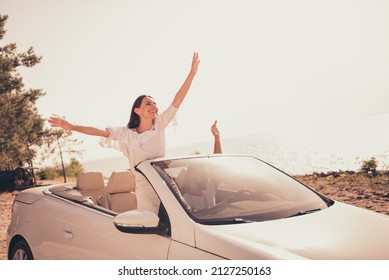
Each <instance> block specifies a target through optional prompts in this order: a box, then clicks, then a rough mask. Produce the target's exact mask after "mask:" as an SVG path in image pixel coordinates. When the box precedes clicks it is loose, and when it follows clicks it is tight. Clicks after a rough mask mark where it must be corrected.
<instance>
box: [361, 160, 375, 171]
mask: <svg viewBox="0 0 389 280" xmlns="http://www.w3.org/2000/svg"><path fill="white" fill-rule="evenodd" d="M377 166H378V162H377V160H376V158H375V157H371V158H370V159H368V160H364V161H362V164H361V172H362V173H364V174H366V175H368V174H373V175H376V174H377Z"/></svg>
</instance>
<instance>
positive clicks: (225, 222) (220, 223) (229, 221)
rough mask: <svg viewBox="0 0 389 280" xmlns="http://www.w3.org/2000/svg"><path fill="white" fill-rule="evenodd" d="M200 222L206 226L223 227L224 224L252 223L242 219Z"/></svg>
mask: <svg viewBox="0 0 389 280" xmlns="http://www.w3.org/2000/svg"><path fill="white" fill-rule="evenodd" d="M201 222H202V223H204V224H207V225H225V224H242V223H252V222H254V221H252V220H245V219H243V218H232V219H225V220H205V221H201Z"/></svg>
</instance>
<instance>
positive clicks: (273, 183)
mask: <svg viewBox="0 0 389 280" xmlns="http://www.w3.org/2000/svg"><path fill="white" fill-rule="evenodd" d="M152 165H153V167H154V168H155V169H156V171H157V172H158V174H159V175H160V176H161V177H162V178H163V179H164V180H165V182H166V183H167V185H168V186H169V188H170V189H171V191H172V192H173V193H174V195H175V196H176V198H177V199H178V201H179V202H180V204H181V205H182V206H183V207H184V209H185V210H186V211H187V212H188V213H189V215H190V216H191V217H192V218H193V219H194V220H196V221H197V222H200V223H204V224H223V223H243V222H254V221H266V220H275V219H281V218H287V217H292V216H297V215H303V214H308V213H312V212H315V211H319V210H321V209H324V208H327V207H328V206H329V205H330V200H329V199H327V198H325V197H324V196H321V195H319V194H318V193H316V192H315V191H313V190H312V189H310V188H308V187H306V186H305V185H303V184H301V183H299V182H298V181H296V180H295V179H293V178H292V177H290V176H288V175H286V174H285V173H283V172H281V171H279V170H278V169H276V168H274V167H272V166H271V165H269V164H267V163H265V162H263V161H261V160H259V159H256V158H254V157H249V156H209V157H193V158H187V159H177V160H165V161H158V162H153V163H152Z"/></svg>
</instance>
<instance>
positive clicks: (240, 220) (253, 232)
mask: <svg viewBox="0 0 389 280" xmlns="http://www.w3.org/2000/svg"><path fill="white" fill-rule="evenodd" d="M136 169H137V172H139V173H141V174H143V175H144V176H145V177H146V178H147V180H148V181H149V182H150V184H151V185H152V187H153V188H154V190H155V192H156V193H157V195H158V197H159V198H160V200H161V203H160V209H159V213H158V215H156V214H154V213H151V212H148V211H145V210H141V209H137V208H136V198H135V194H134V178H133V175H132V173H131V172H129V171H124V172H114V173H113V174H112V175H111V177H110V178H109V180H108V182H107V183H105V182H104V180H103V176H102V174H101V173H99V172H89V173H84V174H80V175H79V177H78V178H77V183H70V184H61V185H53V186H46V187H36V188H31V189H28V190H25V191H22V192H20V193H19V194H18V195H17V196H16V198H15V201H14V204H13V209H12V219H11V223H10V226H9V228H8V231H7V245H8V258H9V259H60V260H64V259H160V260H163V259H201V260H205V259H234V260H237V259H331V260H333V259H364V260H370V259H386V260H388V259H389V242H387V240H388V236H389V217H388V216H385V215H382V214H378V213H376V212H372V211H369V210H365V209H361V208H357V207H354V206H350V205H347V204H343V203H340V202H337V201H333V200H331V199H329V198H327V197H325V196H324V195H321V194H320V193H318V192H316V191H314V190H313V189H311V188H309V187H308V186H305V185H304V184H302V183H300V182H298V181H296V180H295V179H294V178H292V177H290V176H288V175H287V174H285V173H283V172H282V171H280V170H278V169H276V168H274V167H272V166H271V165H269V164H267V163H265V162H263V161H261V160H259V159H257V158H254V157H250V156H240V155H211V156H188V157H181V158H163V159H156V160H150V161H145V162H142V163H140V164H139V165H138V166H137V167H136Z"/></svg>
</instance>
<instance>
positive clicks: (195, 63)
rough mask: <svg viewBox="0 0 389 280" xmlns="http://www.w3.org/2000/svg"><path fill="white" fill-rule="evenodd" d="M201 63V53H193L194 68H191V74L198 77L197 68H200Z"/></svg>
mask: <svg viewBox="0 0 389 280" xmlns="http://www.w3.org/2000/svg"><path fill="white" fill-rule="evenodd" d="M199 63H200V59H199V53H198V52H195V53H193V58H192V67H191V69H190V72H191V73H192V74H193V75H196V73H197V68H198V65H199Z"/></svg>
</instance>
